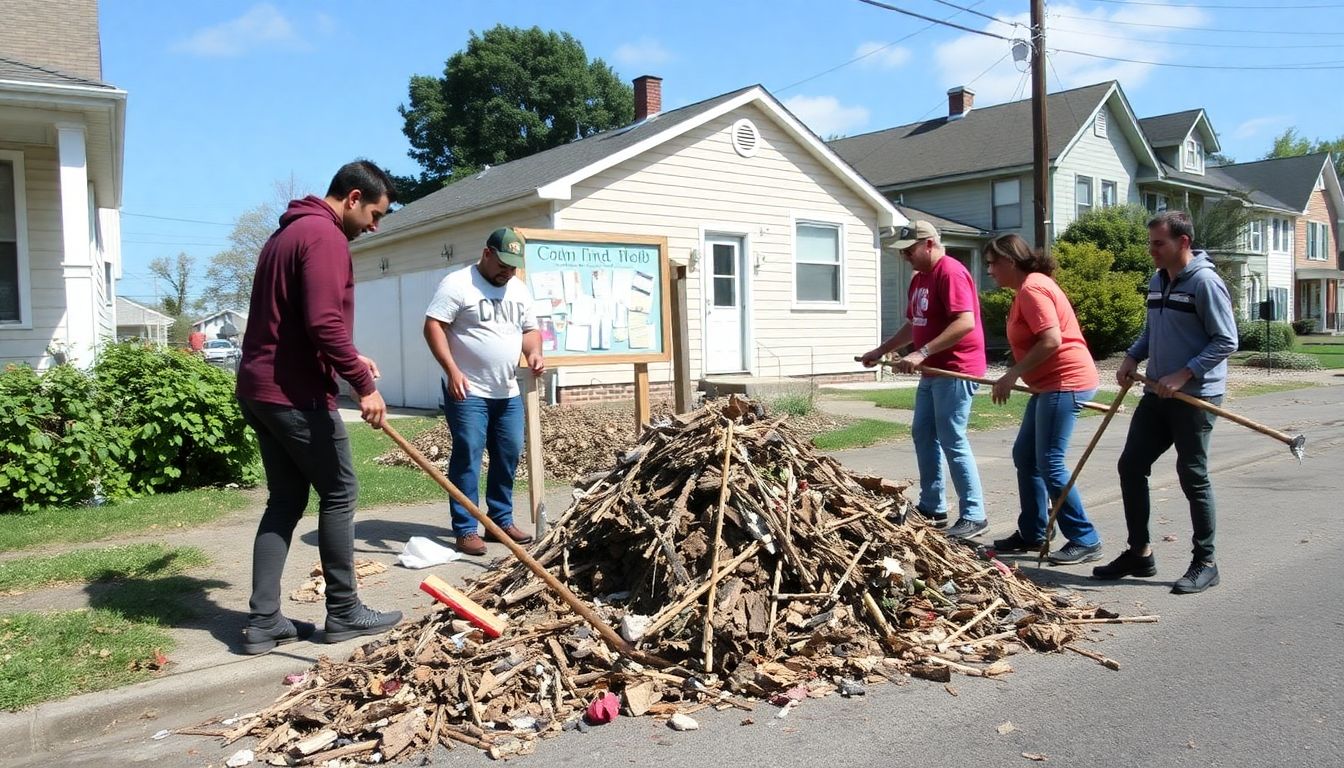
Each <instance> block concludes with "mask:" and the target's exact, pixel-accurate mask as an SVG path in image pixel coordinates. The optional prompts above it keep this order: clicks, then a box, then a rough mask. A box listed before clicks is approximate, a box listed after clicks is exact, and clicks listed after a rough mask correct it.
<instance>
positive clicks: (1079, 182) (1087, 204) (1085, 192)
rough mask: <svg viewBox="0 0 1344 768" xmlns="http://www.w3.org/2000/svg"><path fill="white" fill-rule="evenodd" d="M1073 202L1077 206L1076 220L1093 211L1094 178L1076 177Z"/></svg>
mask: <svg viewBox="0 0 1344 768" xmlns="http://www.w3.org/2000/svg"><path fill="white" fill-rule="evenodd" d="M1073 201H1074V203H1075V204H1077V208H1078V209H1077V211H1076V213H1075V218H1080V219H1081V218H1082V217H1083V214H1084V213H1087V212H1088V211H1090V210H1092V177H1090V176H1075V177H1074V182H1073Z"/></svg>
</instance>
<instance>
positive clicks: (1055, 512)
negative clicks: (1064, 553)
mask: <svg viewBox="0 0 1344 768" xmlns="http://www.w3.org/2000/svg"><path fill="white" fill-rule="evenodd" d="M1133 384H1134V382H1133V381H1126V382H1125V383H1124V385H1123V386H1121V387H1120V391H1119V392H1118V393H1116V395H1115V399H1114V400H1112V401H1111V407H1110V409H1108V410H1107V411H1106V415H1105V416H1103V417H1102V419H1101V426H1099V427H1097V433H1096V434H1095V435H1093V436H1092V441H1091V442H1089V443H1088V444H1087V450H1085V451H1083V455H1082V456H1081V457H1079V458H1078V464H1077V466H1075V467H1074V468H1073V474H1071V475H1069V482H1067V483H1065V484H1064V488H1063V490H1061V491H1060V492H1059V496H1058V497H1057V498H1056V499H1055V504H1054V506H1053V507H1051V509H1050V519H1048V520H1046V522H1045V540H1044V541H1042V542H1041V551H1040V552H1037V553H1036V567H1037V568H1039V567H1041V563H1042V562H1044V561H1045V556H1046V555H1047V554H1048V553H1049V552H1050V537H1051V536H1052V535H1054V532H1055V520H1056V519H1057V518H1058V517H1059V509H1060V507H1063V506H1064V500H1065V499H1067V498H1069V491H1072V490H1073V484H1074V483H1076V482H1078V475H1080V474H1081V473H1082V471H1083V465H1084V464H1086V463H1087V457H1088V456H1091V455H1092V450H1093V449H1094V448H1096V447H1097V443H1098V442H1100V441H1101V435H1102V433H1103V432H1105V431H1106V426H1107V425H1108V424H1110V423H1111V419H1113V418H1115V413H1116V411H1119V410H1120V405H1121V404H1122V403H1124V402H1125V395H1127V394H1129V388H1130V387H1131V386H1133Z"/></svg>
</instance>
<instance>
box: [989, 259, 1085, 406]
mask: <svg viewBox="0 0 1344 768" xmlns="http://www.w3.org/2000/svg"><path fill="white" fill-rule="evenodd" d="M1047 328H1058V329H1059V335H1060V337H1061V341H1060V345H1059V348H1058V349H1056V350H1055V353H1054V354H1053V355H1051V356H1050V357H1047V358H1046V359H1045V361H1044V362H1042V363H1041V364H1040V365H1037V366H1036V367H1035V368H1033V369H1031V370H1030V371H1027V372H1026V373H1024V374H1022V380H1023V381H1024V382H1026V383H1027V385H1028V386H1030V387H1034V388H1036V389H1039V390H1042V391H1045V392H1077V391H1080V390H1087V389H1096V388H1097V385H1098V383H1099V381H1098V379H1097V366H1096V365H1095V364H1094V363H1093V362H1092V354H1091V353H1090V352H1088V350H1087V342H1086V341H1085V340H1084V339H1083V329H1082V327H1081V326H1079V325H1078V317H1077V316H1076V315H1074V314H1073V307H1072V306H1070V304H1069V299H1068V297H1067V296H1065V295H1064V291H1062V290H1060V288H1059V286H1058V285H1057V284H1056V283H1055V281H1054V280H1051V279H1050V278H1049V277H1047V276H1046V275H1043V274H1041V273H1039V272H1032V273H1031V274H1029V275H1027V279H1026V280H1025V281H1023V283H1022V287H1021V288H1019V289H1018V291H1017V295H1016V296H1014V297H1013V306H1012V308H1011V309H1009V310H1008V345H1009V346H1010V347H1012V348H1013V358H1014V359H1016V360H1021V359H1022V358H1023V357H1025V356H1026V354H1027V352H1028V351H1030V350H1031V348H1032V347H1033V346H1035V344H1036V337H1037V336H1039V335H1040V334H1041V332H1042V331H1044V330H1046V329H1047Z"/></svg>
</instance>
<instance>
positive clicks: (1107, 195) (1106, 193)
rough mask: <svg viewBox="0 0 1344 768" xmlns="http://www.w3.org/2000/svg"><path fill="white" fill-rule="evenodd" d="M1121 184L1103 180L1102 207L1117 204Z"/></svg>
mask: <svg viewBox="0 0 1344 768" xmlns="http://www.w3.org/2000/svg"><path fill="white" fill-rule="evenodd" d="M1119 189H1120V185H1119V184H1117V183H1116V182H1114V181H1106V180H1105V179H1102V181H1101V207H1102V208H1110V207H1111V206H1113V205H1115V204H1116V202H1117V200H1116V198H1117V196H1118V193H1119Z"/></svg>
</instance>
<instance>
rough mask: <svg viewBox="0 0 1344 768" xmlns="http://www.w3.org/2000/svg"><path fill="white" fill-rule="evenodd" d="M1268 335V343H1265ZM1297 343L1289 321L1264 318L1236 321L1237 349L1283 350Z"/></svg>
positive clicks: (1258, 350)
mask: <svg viewBox="0 0 1344 768" xmlns="http://www.w3.org/2000/svg"><path fill="white" fill-rule="evenodd" d="M1266 336H1268V339H1269V344H1265V339H1266ZM1296 343H1297V334H1295V333H1293V326H1292V324H1291V323H1286V322H1282V321H1273V322H1269V323H1266V322H1265V321H1264V320H1238V321H1237V349H1239V350H1241V351H1243V352H1284V351H1287V350H1290V349H1292V348H1293V345H1294V344H1296Z"/></svg>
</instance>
